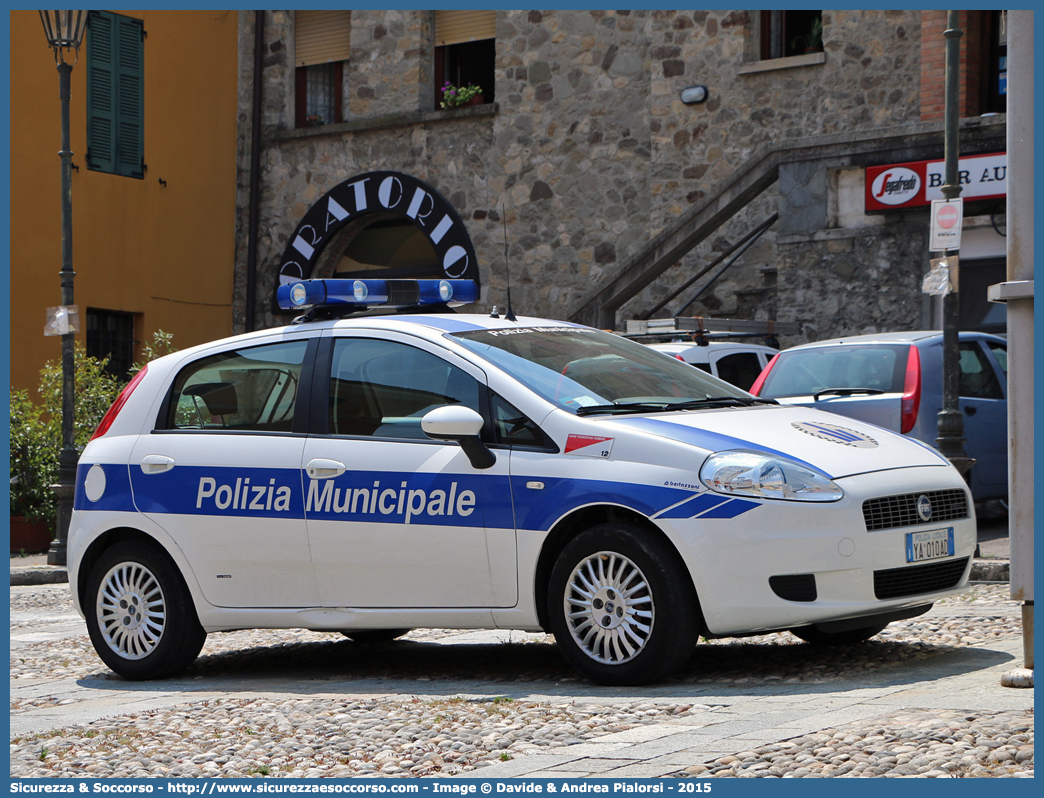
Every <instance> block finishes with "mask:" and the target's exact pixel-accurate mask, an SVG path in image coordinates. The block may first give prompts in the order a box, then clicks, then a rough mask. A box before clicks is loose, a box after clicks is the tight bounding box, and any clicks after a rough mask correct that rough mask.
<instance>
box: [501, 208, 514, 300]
mask: <svg viewBox="0 0 1044 798" xmlns="http://www.w3.org/2000/svg"><path fill="white" fill-rule="evenodd" d="M500 220H501V221H502V222H503V223H504V267H505V268H506V269H507V313H505V314H504V318H505V319H507V320H508V321H518V319H516V318H515V311H514V309H513V308H512V307H511V261H509V260H508V232H507V208H505V207H504V203H501V204H500Z"/></svg>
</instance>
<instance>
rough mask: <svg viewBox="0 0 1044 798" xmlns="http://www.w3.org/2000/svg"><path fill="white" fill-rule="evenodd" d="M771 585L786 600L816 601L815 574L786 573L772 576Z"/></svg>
mask: <svg viewBox="0 0 1044 798" xmlns="http://www.w3.org/2000/svg"><path fill="white" fill-rule="evenodd" d="M769 587H771V588H772V592H773V593H775V594H776V595H777V596H779V597H780V598H781V599H784V600H785V601H815V600H816V595H817V594H816V575H815V574H786V575H785V576H770V577H769Z"/></svg>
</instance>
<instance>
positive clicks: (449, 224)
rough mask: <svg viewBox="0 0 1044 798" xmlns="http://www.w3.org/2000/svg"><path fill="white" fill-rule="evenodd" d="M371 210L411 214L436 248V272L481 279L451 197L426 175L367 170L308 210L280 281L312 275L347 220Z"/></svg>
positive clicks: (281, 269)
mask: <svg viewBox="0 0 1044 798" xmlns="http://www.w3.org/2000/svg"><path fill="white" fill-rule="evenodd" d="M367 214H380V215H381V216H380V217H379V218H382V219H387V218H388V216H389V214H390V215H393V216H398V217H400V218H403V219H407V220H409V221H410V222H411V223H412V224H413V225H415V226H416V227H417V228H418V229H419V230H420V231H421V232H422V233H424V235H425V236H426V237H427V239H428V241H429V242H431V245H432V248H433V249H434V250H435V259H436V263H435V264H433V267H432V273H431V274H430V275H422V276H424V277H431V278H439V279H441V278H443V277H449V278H453V279H458V278H463V279H470V280H478V278H479V270H478V262H477V259H476V257H475V249H474V247H473V245H472V243H471V237H470V236H469V235H468V231H467V229H466V228H465V227H464V222H463V221H461V218H460V216H458V215H457V212H456V211H455V210H454V209H453V206H452V205H450V203H449V201H448V200H447V199H446V198H445V197H443V196H442V195H441V194H440V193H439V192H438V191H436V190H435V189H434V188H432V187H431V186H429V185H428V184H427V183H425V182H424V181H422V180H418V179H417V178H416V177H413V176H412V175H407V174H403V173H402V172H367V173H366V174H361V175H357V176H356V177H353V178H350V179H349V180H345V181H344V182H343V183H341V184H340V185H337V186H334V188H332V189H330V190H329V191H328V192H327V193H326V194H325V195H323V197H322V198H321V199H320V200H319V201H318V202H316V203H315V205H313V206H312V207H311V208H310V209H309V210H308V212H307V213H306V214H305V215H304V218H303V219H302V220H301V223H300V224H299V225H298V226H297V229H296V230H294V232H293V233H292V234H291V236H290V242H289V243H288V244H287V245H286V249H285V250H283V258H282V260H281V262H280V266H279V283H280V285H282V284H284V283H289V282H293V281H295V280H300V279H303V278H307V277H311V276H312V269H313V268H314V267H315V264H316V262H317V261H318V260H319V256H320V255H321V254H322V252H323V250H324V248H325V247H326V246H327V245H328V244H329V243H330V241H331V240H332V239H333V238H334V236H335V235H336V234H337V232H338V231H339V230H340V229H341V228H342V227H344V226H345V225H347V224H349V223H351V222H354V221H356V220H358V219H360V218H362V217H364V216H366V215H367Z"/></svg>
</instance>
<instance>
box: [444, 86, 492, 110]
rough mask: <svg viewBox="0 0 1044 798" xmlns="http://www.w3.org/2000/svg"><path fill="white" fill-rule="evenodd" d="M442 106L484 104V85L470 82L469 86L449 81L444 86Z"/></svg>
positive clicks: (453, 106) (454, 106)
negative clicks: (455, 84)
mask: <svg viewBox="0 0 1044 798" xmlns="http://www.w3.org/2000/svg"><path fill="white" fill-rule="evenodd" d="M441 91H442V102H441V103H439V106H440V107H441V108H457V107H460V106H462V105H482V100H483V97H482V87H481V86H476V85H475V84H474V83H469V84H468V85H467V86H454V85H453V84H452V83H450V82H449V81H447V82H446V85H445V86H443V87H442V89H441Z"/></svg>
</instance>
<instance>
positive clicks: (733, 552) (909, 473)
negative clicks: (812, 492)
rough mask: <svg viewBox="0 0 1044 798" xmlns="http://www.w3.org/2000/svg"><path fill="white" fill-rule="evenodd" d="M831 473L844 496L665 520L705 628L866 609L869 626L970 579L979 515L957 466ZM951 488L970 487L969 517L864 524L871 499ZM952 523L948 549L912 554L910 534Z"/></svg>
mask: <svg viewBox="0 0 1044 798" xmlns="http://www.w3.org/2000/svg"><path fill="white" fill-rule="evenodd" d="M835 481H836V482H837V484H838V485H840V486H841V487H842V489H843V490H844V491H845V496H844V498H843V499H841V500H840V501H838V502H832V503H822V504H818V503H812V502H784V501H765V502H762V503H761V505H760V506H759V507H757V508H756V509H754V510H751V511H750V512H746V513H744V514H742V515H739V516H737V517H735V518H732V519H705V520H701V519H699V518H696V519H689V520H685V521H664V522H661V525H662V526H663V528H664V530H665V531H666V532H667V534H668V535H669V536H670V537H671V538H672V540H674V541H675V543H676V545H677V546H678V548H679V551H680V552H681V554H682V557H683V558H684V559H685V561H686V564H687V565H688V566H689V570H690V572H691V574H692V577H693V582H694V584H695V586H696V591H697V594H698V595H699V599H700V604H701V608H702V610H703V615H704V620H705V621H706V625H707V631H708V633H710V634H712V635H722V636H727V635H737V634H749V633H752V632H767V631H772V630H778V629H787V628H791V627H795V626H804V625H807V624H813V623H824V622H830V621H840V620H846V619H852V618H862V617H866V618H867V619H868V622H867V624H866V625H870V623H872V621H870V620H869V618H870V616H875V615H881V614H886V613H892V612H898V611H901V610H904V609H908V608H913V607H919V606H923V605H926V604H931V603H932V602H934V601H936V600H937V599H939V598H942V597H943V596H948V595H952V594H954V593H957V592H960V591H961V590H962V589H963V588H964V587H965V586H966V585H967V581H968V574H969V571H970V568H971V558H972V555H973V553H974V551H975V542H976V525H975V513H974V509H973V505H972V501H971V494H970V493H969V492H968V489H967V486H966V485H965V484H964V482H963V481H961V480H960V477H959V476H958V475H957V472H956V471H955V470H953V469H952V468H949V467H918V468H905V469H895V470H892V471H883V472H880V471H879V472H874V473H870V474H861V475H858V476H853V477H848V478H844V479H838V480H835ZM953 489H959V490H960V491H963V492H964V493H965V494H966V498H967V516H966V517H963V518H954V519H950V520H944V521H937V522H933V521H929V522H928V523H917V524H914V525H908V526H901V527H899V528H891V529H881V530H879V531H872V532H871V531H867V525H866V522H865V521H864V518H863V502H864V501H866V500H868V499H874V498H879V497H884V496H893V495H902V494H910V493H930V492H932V491H940V490H953ZM915 520H918V521H919V519H915ZM947 528H952V529H953V540H954V553H953V555H952V556H947V557H943V558H940V559H933V560H928V561H925V562H915V563H909V562H907V554H906V535H907V533H909V532H925V531H930V530H937V529H947ZM770 580H772V582H773V584H774V585H775V589H774V587H773V584H770ZM781 585H783V588H782V589H781ZM810 587H811V589H809V588H810ZM781 593H782V594H783V595H785V596H787V597H788V598H783V597H781V595H780V594H781Z"/></svg>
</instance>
